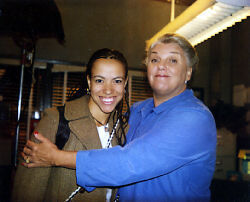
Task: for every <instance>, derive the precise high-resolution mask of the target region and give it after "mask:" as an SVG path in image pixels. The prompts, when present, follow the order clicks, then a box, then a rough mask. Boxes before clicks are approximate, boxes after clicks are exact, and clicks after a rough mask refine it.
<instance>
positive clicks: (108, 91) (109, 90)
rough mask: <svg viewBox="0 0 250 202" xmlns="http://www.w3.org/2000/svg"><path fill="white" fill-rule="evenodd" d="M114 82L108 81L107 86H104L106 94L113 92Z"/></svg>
mask: <svg viewBox="0 0 250 202" xmlns="http://www.w3.org/2000/svg"><path fill="white" fill-rule="evenodd" d="M112 90H113V88H112V84H111V83H106V84H105V86H104V93H105V94H106V95H110V94H111V93H112Z"/></svg>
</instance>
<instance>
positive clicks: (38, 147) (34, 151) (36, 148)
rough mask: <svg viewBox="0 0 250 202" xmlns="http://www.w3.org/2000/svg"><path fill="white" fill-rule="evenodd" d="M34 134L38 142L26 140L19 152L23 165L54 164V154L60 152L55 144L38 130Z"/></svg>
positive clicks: (29, 166)
mask: <svg viewBox="0 0 250 202" xmlns="http://www.w3.org/2000/svg"><path fill="white" fill-rule="evenodd" d="M34 136H35V138H36V139H38V140H39V141H40V143H38V144H37V143H34V142H32V141H30V140H28V141H27V143H26V145H25V147H24V149H23V152H22V153H21V155H22V157H23V159H24V160H25V163H23V166H25V167H27V168H33V167H49V166H55V165H56V164H55V159H56V155H57V153H58V152H60V151H59V149H58V148H57V146H56V145H55V144H53V143H52V142H51V141H50V140H49V139H47V138H46V137H44V136H42V135H41V134H39V133H38V132H35V133H34Z"/></svg>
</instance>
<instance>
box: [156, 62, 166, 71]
mask: <svg viewBox="0 0 250 202" xmlns="http://www.w3.org/2000/svg"><path fill="white" fill-rule="evenodd" d="M158 68H159V70H166V69H167V62H165V61H161V62H160V64H159V66H158Z"/></svg>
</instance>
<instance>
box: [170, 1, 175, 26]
mask: <svg viewBox="0 0 250 202" xmlns="http://www.w3.org/2000/svg"><path fill="white" fill-rule="evenodd" d="M174 18H175V0H172V1H171V16H170V22H172V21H173V20H174Z"/></svg>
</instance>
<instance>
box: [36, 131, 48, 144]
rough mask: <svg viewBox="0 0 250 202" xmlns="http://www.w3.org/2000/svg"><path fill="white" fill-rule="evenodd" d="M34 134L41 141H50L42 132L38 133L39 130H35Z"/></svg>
mask: <svg viewBox="0 0 250 202" xmlns="http://www.w3.org/2000/svg"><path fill="white" fill-rule="evenodd" d="M34 136H35V138H36V139H37V140H39V141H40V142H50V140H49V139H48V138H46V137H44V136H43V135H42V134H41V133H38V132H37V131H35V132H34Z"/></svg>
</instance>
